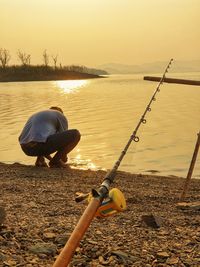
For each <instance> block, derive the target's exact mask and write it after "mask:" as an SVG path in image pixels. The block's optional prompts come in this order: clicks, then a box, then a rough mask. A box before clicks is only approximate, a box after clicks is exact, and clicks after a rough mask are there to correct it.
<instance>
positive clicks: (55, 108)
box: [50, 107, 63, 113]
mask: <svg viewBox="0 0 200 267" xmlns="http://www.w3.org/2000/svg"><path fill="white" fill-rule="evenodd" d="M50 109H54V110H57V111H60V112H61V113H63V111H62V109H61V108H59V107H50Z"/></svg>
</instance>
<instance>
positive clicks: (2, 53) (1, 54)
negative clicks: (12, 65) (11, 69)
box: [0, 48, 11, 69]
mask: <svg viewBox="0 0 200 267" xmlns="http://www.w3.org/2000/svg"><path fill="white" fill-rule="evenodd" d="M10 59H11V56H10V53H9V51H8V50H6V49H3V48H0V62H1V66H2V68H4V69H5V67H6V66H7V65H8V62H9V61H10Z"/></svg>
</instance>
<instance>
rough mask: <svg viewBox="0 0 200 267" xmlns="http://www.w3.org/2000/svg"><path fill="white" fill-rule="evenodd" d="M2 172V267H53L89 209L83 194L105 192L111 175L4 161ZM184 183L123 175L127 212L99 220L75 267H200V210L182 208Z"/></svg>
mask: <svg viewBox="0 0 200 267" xmlns="http://www.w3.org/2000/svg"><path fill="white" fill-rule="evenodd" d="M0 174H1V175H0V193H1V198H0V207H1V210H0V212H2V211H3V210H5V212H6V216H5V218H4V215H3V213H1V214H2V218H1V219H0V220H1V226H0V266H26V267H31V266H43V267H45V266H52V265H53V262H54V261H55V259H56V257H57V256H58V254H59V252H60V251H61V249H62V248H63V246H64V244H65V242H66V241H67V239H68V237H69V236H70V234H71V232H72V231H73V229H74V227H75V225H76V224H77V222H78V220H79V218H80V216H81V215H82V213H83V211H84V209H85V208H86V206H87V202H85V201H84V202H81V203H78V204H77V203H76V202H75V200H74V199H75V194H76V192H84V193H87V192H89V191H91V189H92V188H96V189H97V188H98V186H99V185H100V184H101V182H102V180H103V178H104V177H105V172H104V171H91V170H78V169H50V168H37V167H34V166H25V165H21V164H18V163H15V164H11V165H8V164H3V163H0ZM183 184H184V179H183V178H178V177H161V176H152V175H151V176H150V175H146V176H145V175H141V174H130V173H125V172H120V171H119V172H118V173H117V176H116V178H115V183H114V184H113V187H117V188H118V189H120V190H121V191H122V192H123V193H124V195H125V198H126V201H127V209H126V211H124V212H120V213H117V214H116V215H114V216H111V217H108V218H104V219H97V218H95V219H94V220H93V221H92V223H91V225H90V227H89V229H88V230H87V232H86V234H85V236H84V237H83V239H82V240H81V242H80V245H79V247H78V248H77V249H76V252H75V254H74V257H73V258H72V260H71V263H70V266H99V267H100V266H138V267H141V266H145V267H148V266H196V267H197V266H200V211H199V210H190V209H189V210H182V209H178V208H177V207H176V204H177V203H178V202H179V200H180V199H179V198H180V195H181V192H182V188H183ZM199 200H200V180H198V179H192V182H191V185H190V187H189V191H188V194H187V198H186V201H187V202H194V201H199ZM147 215H152V216H154V218H155V219H156V220H157V225H156V226H157V228H155V227H154V225H152V226H150V225H147V224H146V223H145V222H144V220H143V218H144V217H143V216H147ZM0 217H1V216H0Z"/></svg>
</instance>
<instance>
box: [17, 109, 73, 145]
mask: <svg viewBox="0 0 200 267" xmlns="http://www.w3.org/2000/svg"><path fill="white" fill-rule="evenodd" d="M67 129H68V121H67V119H66V117H65V116H64V115H63V114H62V113H61V112H59V111H57V110H52V109H49V110H44V111H40V112H37V113H35V114H33V115H32V116H31V117H30V118H29V119H28V121H27V122H26V124H25V126H24V128H23V130H22V132H21V134H20V136H19V142H20V144H27V143H29V142H31V141H35V142H46V140H47V138H48V137H49V136H50V135H52V134H55V133H61V132H63V131H65V130H67Z"/></svg>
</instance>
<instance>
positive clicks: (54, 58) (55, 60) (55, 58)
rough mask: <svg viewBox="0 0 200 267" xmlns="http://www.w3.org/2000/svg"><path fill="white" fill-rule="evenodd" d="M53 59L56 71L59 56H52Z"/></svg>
mask: <svg viewBox="0 0 200 267" xmlns="http://www.w3.org/2000/svg"><path fill="white" fill-rule="evenodd" d="M52 59H53V63H54V68H55V69H56V68H57V61H58V55H56V56H52Z"/></svg>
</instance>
